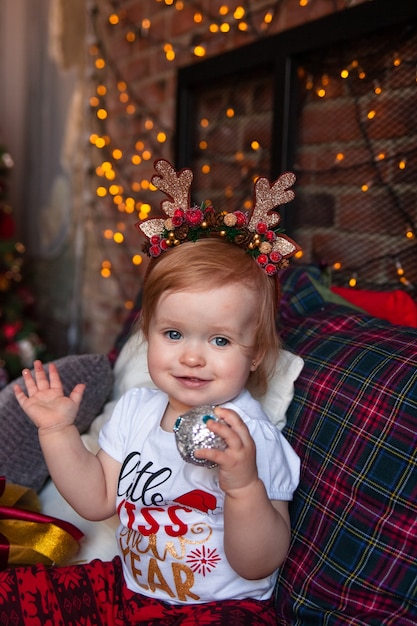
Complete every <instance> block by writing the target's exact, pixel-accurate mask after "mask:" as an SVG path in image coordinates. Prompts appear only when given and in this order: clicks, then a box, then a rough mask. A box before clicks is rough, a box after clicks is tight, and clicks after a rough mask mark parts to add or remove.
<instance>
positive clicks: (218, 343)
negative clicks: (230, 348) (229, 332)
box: [211, 337, 229, 348]
mask: <svg viewBox="0 0 417 626" xmlns="http://www.w3.org/2000/svg"><path fill="white" fill-rule="evenodd" d="M211 343H214V345H215V346H218V347H219V348H223V347H224V346H227V345H228V344H229V340H228V339H225V338H224V337H214V339H212V340H211Z"/></svg>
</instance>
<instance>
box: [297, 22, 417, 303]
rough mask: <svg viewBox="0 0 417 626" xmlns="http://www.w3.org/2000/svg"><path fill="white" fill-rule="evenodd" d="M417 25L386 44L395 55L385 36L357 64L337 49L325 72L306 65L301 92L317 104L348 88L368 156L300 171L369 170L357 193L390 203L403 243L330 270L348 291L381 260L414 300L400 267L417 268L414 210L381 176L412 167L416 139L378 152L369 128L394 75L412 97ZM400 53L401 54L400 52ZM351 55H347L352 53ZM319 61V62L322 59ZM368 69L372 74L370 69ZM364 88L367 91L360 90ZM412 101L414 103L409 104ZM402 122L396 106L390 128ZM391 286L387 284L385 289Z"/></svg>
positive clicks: (414, 289) (416, 78)
mask: <svg viewBox="0 0 417 626" xmlns="http://www.w3.org/2000/svg"><path fill="white" fill-rule="evenodd" d="M416 40H417V33H416V26H412V25H407V27H405V28H400V29H399V30H398V32H396V34H395V35H393V37H392V40H391V41H390V45H391V46H393V51H392V52H389V53H387V41H386V38H385V37H382V38H380V42H379V43H375V42H373V44H372V46H371V47H370V48H369V49H366V44H364V47H363V48H362V49H361V58H360V60H358V59H354V60H350V61H349V62H344V61H343V56H344V55H343V54H342V53H341V51H340V50H338V51H337V55H336V56H335V58H333V59H332V57H331V55H330V58H328V59H327V61H326V65H327V67H326V69H325V70H324V69H323V65H322V63H320V66H319V67H316V68H315V67H314V63H315V60H314V58H313V60H312V61H311V59H310V66H309V68H308V69H307V70H306V68H303V73H304V75H303V76H302V79H303V80H304V88H305V93H306V94H308V93H310V94H313V98H316V99H317V100H320V99H324V98H326V97H331V95H332V92H334V91H335V90H338V89H340V83H341V82H342V83H344V84H345V85H346V87H347V89H346V92H347V94H348V95H349V98H350V101H351V102H353V105H354V111H355V120H356V126H357V129H358V131H359V136H360V137H361V141H362V144H363V146H364V148H365V152H366V155H367V156H366V160H363V159H362V160H359V161H358V162H354V163H353V164H350V165H347V164H345V160H348V159H346V156H347V155H346V154H345V152H344V151H339V152H336V154H335V157H334V162H333V163H331V165H330V167H328V168H326V167H322V168H321V169H320V170H316V171H313V170H306V169H304V170H303V173H304V174H310V175H312V174H313V175H315V176H320V175H324V176H328V174H332V173H336V172H338V171H339V172H340V168H341V167H342V168H343V172H344V173H346V175H349V173H351V174H352V173H353V176H355V177H356V174H355V172H356V171H358V172H360V171H362V170H364V167H365V166H368V170H370V174H369V175H368V178H367V179H366V180H363V181H362V182H361V183H360V189H361V192H362V193H364V194H366V193H368V192H370V191H371V190H373V189H374V188H378V190H379V191H380V192H381V191H382V192H383V193H384V195H385V197H386V198H387V199H388V201H389V205H390V210H391V211H392V212H393V213H394V214H395V215H396V216H398V217H399V218H400V220H401V221H402V223H403V237H404V241H405V243H404V244H403V245H402V246H401V244H400V246H401V247H400V248H399V249H396V251H395V252H394V253H392V252H388V253H385V254H382V255H381V254H376V255H375V256H374V257H373V258H371V259H366V261H363V262H358V263H356V264H355V267H348V266H342V264H341V263H340V262H335V263H334V264H333V267H332V268H331V269H332V270H334V271H336V272H337V273H341V274H343V277H344V279H345V282H347V283H348V284H349V286H351V287H355V286H356V285H357V281H358V276H359V275H360V274H361V273H362V274H363V271H364V270H367V271H368V272H369V270H370V269H372V266H377V265H378V264H379V263H380V262H381V261H388V262H389V263H391V266H392V267H393V269H394V272H395V274H396V276H397V281H398V282H399V283H400V284H401V286H402V287H403V288H405V289H406V290H407V291H409V292H410V293H411V294H412V295H415V294H416V293H417V285H416V284H414V283H413V282H412V281H410V280H409V278H408V277H407V275H406V271H405V269H404V263H403V262H402V261H401V259H404V260H405V261H409V265H410V266H414V272H415V271H416V269H417V255H416V249H415V244H416V243H417V238H416V234H417V224H416V210H415V202H412V203H410V202H409V205H411V206H407V203H406V201H405V200H404V198H405V195H406V194H404V193H400V192H399V191H398V189H397V185H395V184H394V183H393V182H392V180H393V178H394V179H395V174H394V176H391V177H390V176H386V175H384V174H383V173H382V172H383V169H382V168H385V170H387V169H389V170H390V171H391V172H395V170H397V171H398V172H403V173H405V170H407V168H408V167H409V166H410V165H411V170H412V168H413V164H415V163H416V158H417V137H416V136H413V133H410V135H408V134H407V133H406V132H405V133H403V136H402V137H401V135H400V134H399V136H398V137H397V138H396V141H395V142H387V144H388V145H389V147H388V148H383V149H381V147H380V145H381V144H380V142H378V141H377V140H374V139H371V135H370V132H371V131H370V125H372V123H373V121H374V120H375V119H377V118H378V116H379V115H380V113H381V107H380V102H379V100H380V99H381V98H382V100H383V99H384V94H386V91H387V89H386V84H391V85H392V84H395V83H397V84H401V83H402V82H403V83H404V78H401V77H398V76H397V74H398V72H399V71H400V69H401V70H402V71H403V72H404V73H405V74H406V75H407V76H408V80H407V82H406V83H405V85H403V88H406V89H407V90H408V95H407V96H406V98H408V97H409V94H410V93H412V90H415V89H416V87H417V49H416V45H415V44H416ZM398 50H401V52H399V51H398ZM350 54H351V51H350ZM350 58H351V57H350ZM320 61H321V59H320ZM369 68H372V71H370V70H369ZM364 85H365V87H364ZM364 93H367V96H368V98H367V108H364V105H363V103H364V98H363V94H364ZM412 100H413V99H412ZM413 110H414V105H413V104H412V101H411V104H410V105H409V115H413ZM396 116H397V117H406V113H405V111H404V109H401V110H400V109H399V110H398V111H397V110H396V108H395V106H394V107H393V109H392V110H391V111H390V116H389V118H390V119H389V123H390V124H391V125H395V121H394V118H395V117H396ZM389 287H390V285H387V288H389Z"/></svg>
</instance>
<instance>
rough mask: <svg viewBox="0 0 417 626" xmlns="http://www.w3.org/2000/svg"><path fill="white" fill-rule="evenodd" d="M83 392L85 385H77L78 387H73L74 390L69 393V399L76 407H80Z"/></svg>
mask: <svg viewBox="0 0 417 626" xmlns="http://www.w3.org/2000/svg"><path fill="white" fill-rule="evenodd" d="M84 390H85V384H84V383H78V385H75V387H74V389H73V390H72V391H71V393H70V396H69V397H70V398H71V400H72V401H73V402H74V403H75V404H76V405H77V407H78V406H80V404H81V400H82V398H83V395H84Z"/></svg>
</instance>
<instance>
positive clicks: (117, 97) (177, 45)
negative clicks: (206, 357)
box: [79, 0, 367, 352]
mask: <svg viewBox="0 0 417 626" xmlns="http://www.w3.org/2000/svg"><path fill="white" fill-rule="evenodd" d="M361 1H367V0H357V2H352V1H351V0H350V1H347V0H333V1H330V0H310V2H308V3H307V4H306V6H302V5H303V4H305V3H300V2H299V0H280V1H277V2H275V3H273V2H270V1H268V2H267V1H265V0H252V2H250V3H246V4H245V6H249V7H250V10H251V15H250V20H248V25H249V26H248V31H247V32H240V31H239V30H238V29H236V28H234V27H232V28H231V30H230V32H228V33H226V34H222V33H215V34H212V35H210V34H209V32H208V25H209V24H210V23H212V22H213V23H217V24H218V25H220V24H221V23H230V24H231V25H233V24H234V23H235V22H234V20H233V18H232V17H231V12H230V11H229V13H228V14H227V15H225V16H224V17H221V13H220V9H221V7H222V6H223V5H225V3H224V2H218V1H213V0H202V1H201V2H199V3H198V6H199V7H201V13H202V17H203V20H202V23H201V24H200V23H196V22H195V14H196V9H195V6H197V5H195V6H194V3H192V2H186V1H184V2H183V3H179V2H177V3H175V2H174V3H172V5H171V6H169V5H167V4H165V3H164V2H162V1H160V0H159V1H158V0H124V1H122V2H118V3H114V2H113V3H111V2H107V1H105V2H90V3H89V10H88V21H89V31H90V32H89V35H88V40H87V42H86V46H87V47H88V59H89V66H90V69H89V73H88V83H89V84H88V90H87V91H88V94H89V97H90V96H94V97H96V96H97V93H96V89H97V86H98V85H104V86H105V87H106V90H107V93H106V95H105V96H104V97H103V98H99V100H100V103H99V104H92V106H90V107H86V108H87V116H86V131H87V134H88V135H89V134H90V133H92V132H95V133H97V134H98V135H101V136H105V135H106V136H108V137H110V144H109V145H108V146H107V148H105V149H102V150H97V148H96V147H94V146H92V145H91V144H89V147H88V153H87V157H86V158H87V162H88V163H89V177H87V178H86V183H85V185H86V189H84V190H83V191H82V193H83V197H86V195H87V196H88V194H90V197H91V198H92V200H91V202H89V203H88V207H87V208H86V218H85V235H86V247H85V255H84V259H83V268H82V273H83V287H82V311H81V328H80V331H81V340H80V342H79V350H80V351H98V352H105V351H107V350H108V349H109V348H110V347H111V346H112V344H113V342H114V339H115V337H116V335H117V333H118V332H119V330H120V328H121V324H122V322H123V320H124V319H125V318H126V316H127V315H128V313H129V309H130V308H131V306H132V305H133V302H134V300H135V297H136V294H137V292H138V290H139V288H140V285H141V277H142V275H143V271H144V267H145V265H146V261H144V262H143V263H142V265H140V266H137V265H134V264H133V263H132V256H133V255H134V254H135V253H137V252H139V251H140V244H139V240H138V235H137V232H136V230H135V228H134V223H135V221H136V220H137V210H138V209H140V205H141V203H144V202H150V203H151V204H152V205H153V206H154V207H156V208H157V206H158V204H159V201H160V199H161V197H160V194H159V195H155V193H152V192H149V191H147V189H146V181H147V180H149V179H150V177H151V176H152V173H153V160H154V158H158V157H164V158H168V159H171V160H172V159H173V146H174V141H175V132H176V129H175V105H176V102H175V97H176V76H177V71H178V68H179V67H182V66H186V65H189V64H192V63H197V62H198V58H197V57H195V56H194V55H193V53H192V48H193V46H194V45H195V44H196V43H198V42H201V41H202V42H203V43H204V44H205V46H206V56H207V57H213V56H215V55H218V54H221V53H222V52H225V51H227V50H231V49H234V48H236V47H239V46H242V45H244V44H247V43H250V42H252V41H255V40H257V39H260V38H263V37H265V36H267V35H269V34H271V35H272V34H274V33H278V32H281V31H285V30H286V29H289V28H292V27H294V26H297V25H300V24H303V23H305V22H309V21H312V20H315V19H317V18H319V17H322V16H324V15H326V14H329V13H332V12H336V11H343V10H349V8H348V7H351V6H353V5H354V4H360V3H361ZM181 5H183V9H182V10H179V9H180V7H181ZM237 5H238V3H237V2H234V3H233V4H232V6H233V7H235V6H237ZM114 7H117V11H116V10H115V9H114ZM271 7H272V8H273V9H274V15H273V18H272V21H271V23H270V24H269V25H267V26H263V25H262V20H263V16H264V15H265V13H266V12H267V11H268V10H269V9H271ZM112 13H114V14H115V15H117V19H118V20H119V21H118V23H117V24H114V25H112V24H110V23H109V16H110V15H111V14H112ZM145 19H149V20H150V23H151V25H150V28H149V29H148V28H147V25H146V24H145V23H144V22H143V20H145ZM242 21H244V20H242ZM129 37H130V39H134V41H133V42H131V43H129V42H128V41H127V38H129ZM164 43H171V44H172V46H173V49H174V51H175V59H174V60H173V61H168V60H167V48H165V49H164ZM101 58H102V59H104V60H105V69H104V70H100V69H97V68H96V67H95V63H96V61H97V60H98V59H101ZM123 83H125V84H124V85H123ZM265 89H266V90H267V89H268V86H267V85H266V86H265ZM256 94H259V92H258V91H257V90H255V92H254V94H253V99H252V102H253V103H254V106H255V107H256V110H257V113H259V112H260V103H263V102H265V101H266V100H265V99H264V98H263V97H262V98H261V97H260V96H259V95H258V100H256ZM103 103H104V104H105V108H106V109H107V111H108V117H107V119H106V120H105V121H104V122H103V123H102V122H100V121H99V120H98V118H97V110H98V109H99V108H101V106H102V104H103ZM206 106H209V103H208V104H206ZM339 106H340V105H339V104H338V102H337V99H335V100H334V101H332V102H329V103H328V107H329V110H328V111H327V112H326V113H325V117H326V119H327V120H328V119H329V117H328V116H329V114H330V108H332V107H335V108H337V107H339ZM351 114H352V112H349V110H348V109H345V112H344V116H347V115H351ZM304 115H305V120H306V123H305V125H304V126H303V134H304V139H305V140H306V143H307V144H310V143H311V142H312V141H313V140H314V132H315V129H316V128H317V126H316V121H315V116H317V115H321V116H322V115H323V112H317V111H316V110H315V107H314V103H313V104H312V106H311V107H310V108H306V110H305V113H304ZM150 126H153V128H150ZM325 128H326V125H324V126H323V125H321V126H320V137H321V139H323V132H324V130H325ZM158 131H163V132H164V133H166V140H165V141H163V142H161V141H160V140H159V139H158V138H157V132H158ZM221 132H224V129H222V131H221ZM221 132H220V131H219V133H220V134H219V136H218V138H217V140H218V144H217V145H218V148H219V152H221V149H222V145H224V144H223V141H222V136H221ZM339 132H340V134H341V139H343V140H346V139H348V138H349V137H348V133H349V132H350V131H349V129H348V128H345V127H344V126H340V128H339ZM343 132H345V133H347V135H346V136H343V137H342V133H343ZM246 133H247V134H246V136H243V137H241V138H240V140H241V141H242V143H243V145H245V143H246V144H247V142H249V141H250V140H251V138H252V136H253V135H254V134H255V135H258V134H259V136H260V137H261V138H262V140H263V141H264V143H265V144H266V143H267V141H268V132H267V130H266V126H265V124H264V125H263V120H262V117H258V119H257V121H256V122H255V123H252V124H251V127H250V131H249V130H246ZM214 139H216V138H214ZM137 142H143V146H141V145H139V144H138V143H137ZM114 148H119V149H121V150H122V152H123V157H122V158H121V159H119V160H117V159H114V158H113V157H112V154H111V153H112V150H113V149H114ZM235 148H236V149H238V148H239V147H238V146H233V149H235ZM326 152H327V147H326V146H324V149H323V151H322V156H320V149H319V148H316V149H315V151H314V154H313V153H312V152H311V151H308V150H306V151H305V152H304V153H303V154H300V155H299V156H300V162H302V164H303V167H304V165H305V164H306V165H308V166H309V164H310V161H311V160H312V159H313V160H314V167H316V165H317V162H318V161H320V159H321V158H323V157H324V158H325V157H326ZM134 155H136V156H137V155H139V157H140V159H141V160H140V163H139V164H138V165H133V164H132V160H131V159H132V157H133V156H134ZM104 161H111V162H112V163H113V168H114V172H115V182H116V183H117V184H119V185H121V186H122V187H123V191H122V196H123V201H122V202H121V203H119V205H117V204H116V203H115V202H114V196H112V195H111V194H110V193H109V192H108V193H107V195H106V196H105V197H98V196H96V188H97V186H99V185H100V184H103V185H104V186H107V188H108V187H109V185H110V182H111V181H109V180H108V179H105V178H103V177H102V176H101V177H100V176H99V177H97V176H96V175H95V170H96V168H97V167H98V166H99V165H101V164H102V163H103V162H104ZM226 174H227V169H225V166H224V164H222V165H221V167H220V166H219V165H218V164H216V162H214V163H213V176H214V180H215V182H216V184H217V185H219V186H220V187H223V188H224V185H225V183H226V181H225V180H224V177H225V175H226ZM334 180H335V179H334V178H333V179H332V181H333V183H334ZM144 181H145V182H144ZM195 182H196V188H198V189H202V190H204V186H205V185H206V184H207V179H203V178H201V177H198V176H197V177H196V181H195ZM303 184H305V185H306V191H305V193H308V194H309V196H310V199H311V200H312V203H309V207H310V208H309V211H310V215H311V214H312V210H311V207H312V206H314V202H315V203H316V205H317V204H319V205H320V215H321V217H320V219H321V220H332V221H334V220H335V217H334V204H333V202H332V201H331V199H329V197H328V195H327V194H326V193H325V192H324V191H323V190H321V188H323V187H324V186H325V185H324V182H323V181H322V183H321V186H320V187H321V188H313V189H311V188H310V189H309V187H308V185H309V184H310V181H309V180H308V179H307V178H306V179H304V182H303ZM210 186H212V182H210ZM211 191H212V189H210V192H211ZM85 194H86V195H85ZM128 198H133V199H134V202H135V203H136V209H135V210H134V211H133V212H129V209H127V208H126V207H127V205H126V202H125V201H126V199H128ZM340 204H341V207H342V209H343V205H344V204H345V205H346V204H347V205H350V204H351V201H350V199H349V198H348V197H347V196H346V197H345V198H344V201H343V202H340ZM307 219H308V213H307ZM343 219H344V218H343V210H342V211H341V217H340V219H339V218H338V220H339V221H338V222H337V228H339V227H340V225H341V224H342V223H343ZM349 219H350V218H348V220H349ZM312 221H313V220H312ZM357 223H358V225H360V220H359V219H358V221H357ZM315 229H316V231H315V235H314V237H315V242H316V243H317V245H319V243H318V242H319V240H320V237H325V233H322V232H321V231H320V230H317V223H315ZM106 231H107V232H110V235H106V236H105V235H104V233H105V232H106ZM115 233H121V234H122V235H123V237H124V241H123V243H122V244H117V243H115V241H114V239H113V236H112V234H115ZM301 234H302V239H303V241H305V234H304V233H301ZM334 241H336V240H334ZM320 245H321V244H320ZM310 248H311V245H310V243H309V242H307V245H306V249H307V253H308V254H309V249H310ZM357 250H358V248H357ZM108 266H110V274H109V275H108V276H107V277H105V276H104V275H103V272H102V270H103V269H104V270H105V269H106V268H107V267H108Z"/></svg>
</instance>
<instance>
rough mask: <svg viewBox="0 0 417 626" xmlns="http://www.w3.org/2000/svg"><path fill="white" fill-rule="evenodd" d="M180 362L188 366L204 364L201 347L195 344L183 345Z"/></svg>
mask: <svg viewBox="0 0 417 626" xmlns="http://www.w3.org/2000/svg"><path fill="white" fill-rule="evenodd" d="M181 362H182V363H184V364H185V365H188V366H189V367H198V366H201V365H203V364H204V355H203V352H202V350H201V347H199V346H196V345H187V346H184V350H183V352H182V353H181Z"/></svg>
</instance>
